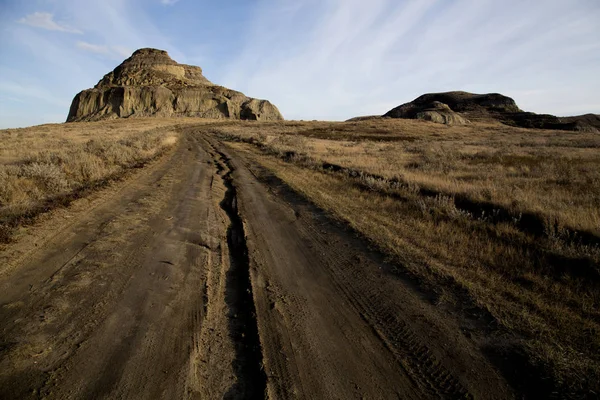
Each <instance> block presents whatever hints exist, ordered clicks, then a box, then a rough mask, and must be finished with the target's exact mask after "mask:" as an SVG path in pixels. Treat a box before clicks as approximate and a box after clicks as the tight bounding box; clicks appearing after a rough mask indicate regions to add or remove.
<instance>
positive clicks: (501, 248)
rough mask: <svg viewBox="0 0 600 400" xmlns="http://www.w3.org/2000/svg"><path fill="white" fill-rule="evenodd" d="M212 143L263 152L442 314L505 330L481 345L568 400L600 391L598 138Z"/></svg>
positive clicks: (310, 127) (474, 132)
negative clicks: (434, 296)
mask: <svg viewBox="0 0 600 400" xmlns="http://www.w3.org/2000/svg"><path fill="white" fill-rule="evenodd" d="M214 130H215V131H216V132H219V133H220V134H221V136H222V137H226V138H229V139H230V140H234V141H243V142H246V143H251V144H253V145H254V146H249V145H245V144H236V145H235V146H237V147H238V148H239V149H243V150H244V151H246V152H250V153H249V154H250V155H252V154H254V155H253V157H254V158H255V160H256V161H257V162H259V163H261V164H263V165H264V166H266V167H267V168H269V169H271V170H272V171H274V172H275V173H276V174H277V175H278V176H279V177H280V178H282V179H283V180H284V181H286V182H287V183H288V184H290V185H291V186H292V187H294V188H295V189H296V190H298V191H300V192H302V193H304V194H305V195H307V197H309V198H311V199H312V200H313V201H315V202H316V203H317V204H318V205H319V206H321V207H323V208H324V209H327V210H329V211H331V212H332V213H334V214H335V215H337V216H338V217H339V218H341V219H343V220H345V221H347V222H348V223H349V224H350V225H351V226H353V227H354V228H355V229H356V230H358V231H359V232H361V233H362V234H363V235H365V236H366V237H367V238H368V239H370V240H371V241H372V242H373V243H375V244H377V245H378V246H379V247H380V248H381V249H383V250H384V251H385V252H387V253H388V254H391V255H393V256H394V257H395V258H396V260H397V261H398V262H399V264H400V265H402V266H403V267H404V268H406V269H408V270H409V271H410V272H411V273H412V274H413V275H415V276H417V277H418V278H420V279H421V280H422V281H424V282H427V283H428V285H429V286H430V287H435V288H436V290H437V291H438V292H439V293H440V299H441V300H440V301H450V302H452V301H459V302H460V300H456V299H454V300H452V298H453V294H452V292H453V291H454V292H456V289H459V292H466V293H468V296H469V297H470V299H471V301H472V302H474V303H476V304H477V305H478V306H479V307H480V308H483V309H485V310H487V311H488V312H489V313H490V314H491V315H492V316H493V317H494V319H495V321H496V322H497V323H498V324H499V329H498V330H496V333H495V336H494V337H493V338H492V337H490V338H488V339H487V340H488V343H485V344H483V345H485V346H488V347H489V348H491V349H492V350H493V351H499V352H502V351H503V348H507V347H510V348H513V349H514V348H516V349H519V350H523V351H525V353H526V355H527V357H528V358H529V361H530V362H531V363H532V364H533V365H535V366H537V367H538V368H541V369H542V370H543V371H546V372H545V373H547V374H549V375H550V376H551V377H552V379H553V380H554V383H555V385H556V386H557V387H562V389H561V390H564V393H568V392H570V391H573V392H577V391H582V392H585V391H586V390H588V389H590V388H592V389H595V390H598V378H599V377H600V357H599V356H598V355H599V354H600V336H599V335H598V332H600V310H599V309H598V304H599V302H600V290H599V289H600V286H599V283H600V274H599V269H598V266H599V265H600V248H599V246H598V242H599V240H598V239H599V238H600V224H599V222H598V221H599V220H600V219H599V214H598V213H599V207H598V205H599V204H600V168H599V166H600V153H599V152H598V148H600V137H599V136H598V135H597V134H596V135H594V134H590V133H586V134H584V133H565V132H553V131H532V130H524V129H515V128H508V127H504V126H499V125H496V126H493V125H474V126H470V127H456V128H448V127H444V126H440V125H436V124H431V123H425V122H420V121H419V122H417V121H378V122H373V121H363V122H358V123H280V124H262V125H255V126H254V127H248V126H239V125H229V126H222V127H215V128H214ZM240 146H241V147H240ZM331 164H333V166H332V165H331ZM339 166H343V167H345V168H339ZM457 199H463V201H462V202H460V201H458V200H457ZM465 204H466V205H468V206H469V207H468V209H464V208H461V206H463V205H465ZM478 205H481V210H479V211H478V209H477V206H478ZM490 207H491V208H490ZM490 209H491V211H489V210H490ZM482 210H488V212H489V214H491V215H489V214H486V213H485V212H482ZM494 214H497V215H494ZM502 215H503V216H504V217H505V218H500V216H502ZM523 215H529V216H531V217H532V218H533V219H532V220H531V221H530V220H526V219H524V218H523ZM528 224H535V225H536V227H537V228H536V229H529V227H528ZM538 225H539V226H538ZM540 227H541V229H540ZM507 333H508V335H507ZM542 374H543V373H542ZM537 378H540V377H539V376H538V377H537ZM524 379H527V378H524ZM523 383H524V384H527V382H523ZM579 393H581V392H579Z"/></svg>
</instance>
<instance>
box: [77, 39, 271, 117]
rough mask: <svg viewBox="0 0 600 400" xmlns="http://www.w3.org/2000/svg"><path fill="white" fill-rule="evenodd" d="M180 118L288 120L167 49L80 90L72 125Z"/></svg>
mask: <svg viewBox="0 0 600 400" xmlns="http://www.w3.org/2000/svg"><path fill="white" fill-rule="evenodd" d="M178 116H181V117H200V118H215V119H223V118H231V119H244V120H263V121H269V120H271V121H272V120H283V117H282V116H281V113H280V112H279V110H278V109H277V107H275V106H274V105H273V104H271V103H270V102H269V101H267V100H259V99H254V98H251V97H247V96H246V95H244V94H243V93H241V92H237V91H235V90H231V89H227V88H225V87H223V86H219V85H215V84H214V83H212V82H210V81H209V80H208V79H206V78H205V77H204V75H202V69H201V68H200V67H196V66H192V65H184V64H179V63H177V62H175V61H174V60H172V59H171V57H169V55H168V54H167V52H166V51H163V50H157V49H140V50H137V51H135V52H134V53H133V54H132V56H131V57H129V58H128V59H127V60H125V61H123V63H122V64H121V65H119V66H118V67H117V68H115V69H114V70H113V71H112V72H110V73H108V74H106V75H105V76H104V77H103V78H102V79H101V80H100V82H98V84H97V85H96V86H94V87H93V88H92V89H87V90H83V91H82V92H79V93H78V94H77V95H76V96H75V98H74V99H73V102H72V103H71V108H70V111H69V116H68V117H67V122H74V121H98V120H103V119H113V118H129V117H178Z"/></svg>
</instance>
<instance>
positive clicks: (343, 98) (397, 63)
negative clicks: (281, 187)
mask: <svg viewBox="0 0 600 400" xmlns="http://www.w3.org/2000/svg"><path fill="white" fill-rule="evenodd" d="M507 3H508V4H507ZM257 4H258V6H257V7H256V9H255V12H254V13H253V15H252V18H251V19H252V21H253V25H252V27H251V28H250V29H249V30H248V32H247V33H246V34H245V35H243V38H244V40H245V49H244V51H243V52H242V53H241V54H240V55H239V57H238V58H237V59H235V60H232V62H231V63H229V68H228V69H227V71H226V72H225V73H223V76H222V77H221V78H219V77H216V78H213V80H215V81H216V82H219V83H221V84H224V85H226V86H229V87H232V88H235V89H238V90H241V91H243V92H245V93H246V94H248V95H250V96H256V97H262V98H267V99H269V100H271V101H273V102H274V103H275V104H277V106H278V107H279V109H280V110H281V111H282V113H283V114H284V116H285V117H286V118H326V119H346V118H349V117H353V116H356V115H361V114H373V113H379V114H382V113H384V112H386V111H388V109H386V108H383V107H384V106H385V105H392V106H395V105H399V104H402V103H404V102H406V101H410V100H412V99H414V98H416V97H417V96H419V95H421V94H423V93H427V92H440V91H447V90H467V91H472V92H500V93H503V94H506V95H508V96H511V95H512V93H513V92H514V93H517V92H518V91H531V90H548V89H550V88H554V87H556V86H557V85H560V86H561V87H562V86H564V87H565V88H568V89H569V90H566V89H565V90H564V91H562V90H561V92H560V93H559V92H558V91H553V92H552V95H553V96H556V97H555V98H554V99H555V101H550V98H549V97H548V96H535V97H523V101H520V98H519V97H517V96H516V95H515V96H514V97H515V100H516V101H517V103H518V104H519V105H521V106H522V107H523V108H525V109H527V110H530V111H535V112H547V113H556V114H564V113H565V112H573V113H576V112H578V110H580V111H585V108H583V107H584V105H585V104H594V103H593V102H589V103H588V100H587V98H588V97H589V96H591V95H592V94H594V95H595V94H596V93H597V92H598V90H600V81H598V80H597V79H596V75H597V66H598V57H597V54H598V53H597V51H595V50H597V49H598V48H599V47H598V46H599V45H600V35H599V34H600V28H598V27H599V25H598V24H597V20H598V17H600V8H599V7H592V6H589V7H585V6H584V5H583V4H581V5H580V7H570V6H569V5H568V4H567V3H565V2H564V1H560V0H549V1H548V2H547V3H546V4H545V7H544V8H543V9H540V8H539V7H537V5H536V3H534V2H533V3H532V2H520V1H517V0H507V2H493V1H479V0H456V1H455V2H446V1H445V0H414V1H408V0H407V1H402V2H399V1H397V0H371V1H369V2H365V1H364V0H305V1H304V2H297V1H292V0H281V1H279V2H276V4H274V3H273V2H271V1H266V0H263V1H259V2H258V3H257ZM533 16H535V18H533ZM298 21H302V22H303V24H302V25H301V26H299V22H298ZM306 21H308V23H307V22H306ZM299 28H302V29H299ZM579 99H586V100H585V101H581V100H579ZM374 105H380V106H381V107H382V108H380V109H376V108H375V107H374ZM572 105H573V107H572ZM575 105H577V106H575ZM579 105H581V106H579ZM386 107H387V106H386ZM389 108H392V107H389ZM565 110H568V111H565Z"/></svg>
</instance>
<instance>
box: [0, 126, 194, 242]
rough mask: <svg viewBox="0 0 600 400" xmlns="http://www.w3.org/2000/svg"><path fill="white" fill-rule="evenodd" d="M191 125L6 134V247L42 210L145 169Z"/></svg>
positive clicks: (1, 177)
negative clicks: (138, 169) (136, 169)
mask: <svg viewBox="0 0 600 400" xmlns="http://www.w3.org/2000/svg"><path fill="white" fill-rule="evenodd" d="M191 122H192V121H191V120H172V119H171V120H169V119H165V120H160V119H151V120H143V119H142V120H139V119H138V120H132V121H123V120H117V121H108V122H97V123H85V124H80V123H72V124H50V125H41V126H35V127H31V128H23V129H5V130H1V131H0V218H1V222H0V243H6V242H8V241H10V239H11V237H12V235H13V234H14V232H15V229H16V228H17V227H19V226H20V225H22V224H23V223H26V222H28V221H31V220H32V219H34V218H35V217H36V216H37V215H38V214H39V213H40V212H43V211H46V210H49V209H51V208H53V207H56V206H58V205H67V204H68V203H69V202H70V201H71V200H72V199H73V198H76V197H79V196H81V195H82V194H83V192H85V191H86V190H89V189H91V188H94V187H98V186H102V185H103V184H105V183H107V182H108V181H110V180H111V179H115V178H118V177H120V176H121V175H122V174H123V173H124V172H125V171H127V170H129V169H131V168H136V167H141V166H143V165H144V164H145V163H146V162H148V161H150V160H151V159H153V158H155V157H156V156H158V155H160V154H161V153H162V152H164V151H165V150H166V149H168V148H169V147H171V146H172V145H173V144H174V143H175V142H176V141H177V133H176V127H177V126H179V125H181V124H186V123H191ZM195 123H201V122H200V121H195Z"/></svg>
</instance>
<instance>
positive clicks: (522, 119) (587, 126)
mask: <svg viewBox="0 0 600 400" xmlns="http://www.w3.org/2000/svg"><path fill="white" fill-rule="evenodd" d="M383 117H387V118H408V119H424V120H428V121H433V122H438V123H443V124H447V125H464V124H468V123H469V122H470V121H486V120H496V121H500V122H502V123H503V124H506V125H511V126H519V127H523V128H540V129H560V130H568V131H588V132H590V131H591V132H595V131H597V130H598V129H600V116H598V115H595V114H586V115H580V116H575V117H556V116H554V115H549V114H536V113H532V112H526V111H523V110H521V109H520V108H519V107H518V106H517V104H516V103H515V101H514V100H513V99H511V98H510V97H507V96H503V95H501V94H498V93H488V94H474V93H468V92H459V91H457V92H445V93H428V94H424V95H422V96H419V97H417V98H416V99H415V100H413V101H411V102H408V103H405V104H402V105H400V106H398V107H396V108H394V109H392V110H390V111H388V112H387V113H386V114H384V115H383Z"/></svg>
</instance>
